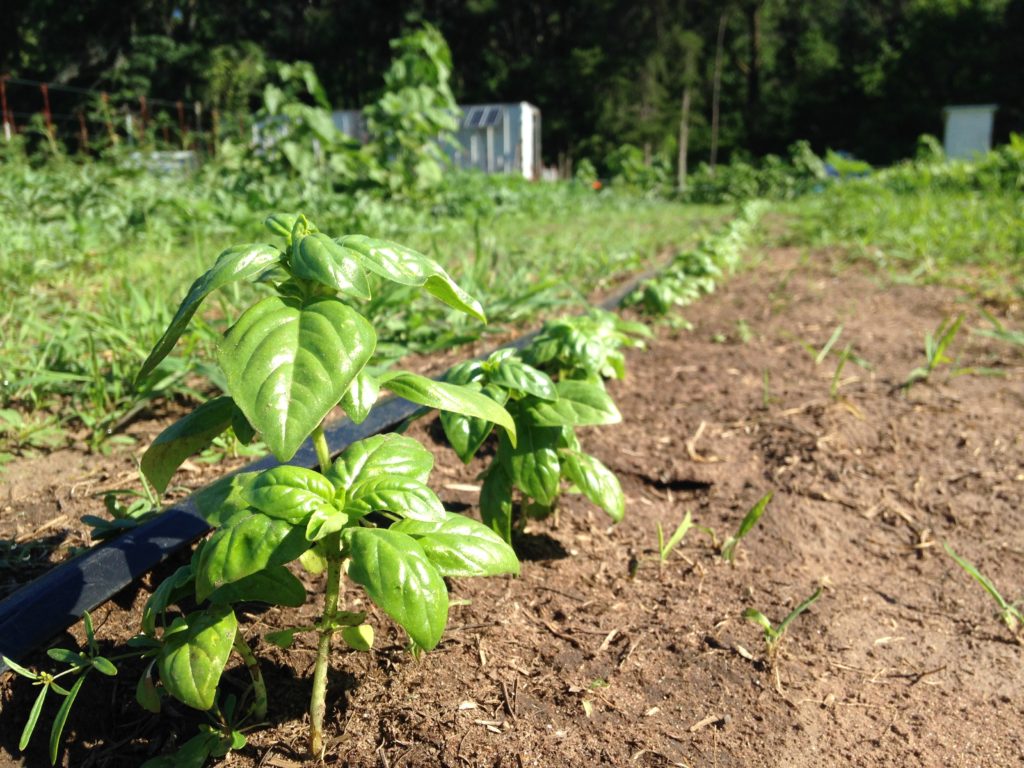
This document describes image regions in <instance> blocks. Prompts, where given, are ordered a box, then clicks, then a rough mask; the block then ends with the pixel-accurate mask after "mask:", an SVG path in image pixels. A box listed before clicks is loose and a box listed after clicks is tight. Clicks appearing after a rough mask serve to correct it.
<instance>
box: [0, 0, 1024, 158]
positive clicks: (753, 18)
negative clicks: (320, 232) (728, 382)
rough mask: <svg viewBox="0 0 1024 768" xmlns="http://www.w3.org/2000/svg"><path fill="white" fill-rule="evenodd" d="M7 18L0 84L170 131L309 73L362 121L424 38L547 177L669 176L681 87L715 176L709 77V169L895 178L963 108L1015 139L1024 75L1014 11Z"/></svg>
mask: <svg viewBox="0 0 1024 768" xmlns="http://www.w3.org/2000/svg"><path fill="white" fill-rule="evenodd" d="M5 10H6V14H5V22H6V23H5V24H4V26H3V29H2V31H0V72H10V73H11V74H13V75H15V76H20V77H23V78H34V79H36V80H47V81H51V82H54V83H62V84H68V85H72V86H77V87H85V88H91V89H98V88H102V89H106V90H108V91H110V92H111V93H112V94H113V97H114V98H113V103H114V107H115V109H117V110H119V109H120V108H121V107H122V106H125V105H127V106H130V107H131V108H132V109H138V96H139V95H141V94H148V95H149V96H151V97H162V98H163V99H167V100H169V102H170V105H169V106H168V107H166V109H167V110H168V111H169V112H170V113H173V101H175V100H177V99H179V98H181V99H184V100H185V101H186V102H188V103H191V101H192V100H195V99H202V100H204V101H205V102H206V104H207V120H208V119H209V110H210V107H218V108H220V109H221V110H223V111H225V112H227V111H229V110H238V111H246V108H254V107H255V106H256V104H255V101H256V98H255V97H256V96H257V94H258V93H259V91H260V89H261V88H262V87H263V84H264V82H265V81H266V80H267V79H268V78H270V77H271V76H272V72H273V66H272V65H271V64H272V62H275V61H280V62H288V63H291V62H294V61H295V60H305V61H310V62H312V64H313V65H314V66H315V68H316V71H317V72H318V73H319V74H320V76H321V77H322V78H323V82H324V89H325V93H326V95H327V97H328V99H329V100H330V102H331V103H332V104H334V105H335V106H337V107H346V108H354V107H363V106H368V105H370V104H372V103H374V102H375V101H376V100H377V98H378V96H379V95H380V94H381V92H382V89H383V85H384V84H383V76H384V73H385V72H386V71H388V68H389V66H390V61H391V56H392V51H391V50H389V47H388V41H389V40H390V39H392V38H395V37H397V36H398V35H399V34H400V33H402V32H403V31H404V29H405V28H406V26H407V25H408V24H409V23H410V21H413V22H415V21H417V20H421V19H422V20H425V21H428V22H431V23H433V24H434V25H436V26H437V27H438V29H440V31H441V32H442V33H443V34H444V36H445V38H447V40H448V42H449V44H450V45H451V48H452V52H453V54H454V56H453V59H454V69H453V71H452V89H453V91H454V93H455V96H456V97H457V98H458V100H459V101H460V102H463V103H479V102H494V101H519V100H528V101H531V102H533V103H535V104H538V105H539V106H540V107H541V109H542V111H543V113H544V144H545V154H546V156H547V160H548V162H549V163H553V162H554V161H555V160H556V159H557V158H558V157H559V156H560V155H562V154H563V153H564V154H567V155H569V156H572V157H576V158H580V157H591V158H592V159H594V160H595V161H596V162H597V163H598V165H599V166H600V167H601V168H602V170H606V169H605V165H604V160H605V158H606V157H607V156H608V155H609V153H611V152H612V151H613V150H616V149H617V148H619V147H620V146H622V145H624V144H630V145H633V146H634V147H637V148H639V149H640V151H641V153H642V156H644V155H646V157H647V158H651V157H654V156H656V155H659V154H661V156H662V157H663V158H664V159H665V160H666V161H667V162H668V163H669V164H670V165H671V164H674V162H675V158H676V156H675V151H676V146H675V144H676V141H677V137H678V127H679V120H680V100H681V95H682V90H683V88H684V86H686V85H688V84H689V85H690V86H691V87H692V108H691V123H692V126H691V131H690V150H691V155H692V156H693V158H695V159H704V158H707V157H708V156H709V152H710V148H711V144H712V141H713V140H712V135H711V134H712V122H713V118H712V108H713V100H714V94H715V91H716V89H715V82H716V71H717V68H716V61H719V62H720V72H721V76H720V88H719V89H718V92H719V93H720V119H719V121H718V124H719V134H720V135H719V139H718V146H719V159H722V158H728V157H730V156H732V155H734V154H737V153H744V152H746V153H751V154H753V155H755V156H759V155H762V154H765V153H767V152H776V153H779V152H782V151H783V150H784V149H785V147H787V146H788V145H789V144H790V142H792V141H793V139H794V138H796V137H804V138H806V139H808V140H810V141H811V143H812V145H813V146H814V147H815V148H816V149H817V150H818V151H824V149H825V148H826V147H829V146H831V147H835V148H842V149H847V150H850V151H852V152H854V153H855V154H856V155H859V156H862V157H867V158H868V159H870V160H872V161H873V162H883V161H891V160H893V159H895V158H898V157H905V156H908V155H910V154H911V153H912V152H913V148H914V142H915V141H916V138H917V136H918V135H920V134H922V133H938V132H939V131H940V128H941V110H942V108H943V107H944V106H946V105H949V104H958V103H989V102H990V103H996V104H999V105H1000V112H999V116H998V125H997V139H1005V137H1006V135H1007V132H1008V131H1009V130H1018V131H1019V130H1021V128H1022V127H1024V122H1022V121H1024V107H1022V105H1024V92H1022V90H1021V89H1022V88H1024V85H1022V80H1021V78H1019V77H1014V76H1013V75H1014V73H1017V72H1020V71H1024V0H934V1H930V2H923V1H915V2H904V3H892V2H886V1H885V0H825V1H824V2H814V3H808V2H798V1H796V0H737V1H735V2H709V1H708V0H690V1H689V2H685V3H684V2H682V1H681V0H657V1H656V2H651V3H644V4H637V3H634V2H626V1H625V0H598V1H597V2H595V1H594V0H586V2H583V1H582V0H573V1H572V2H568V1H566V2H560V3H557V4H554V5H552V4H550V3H540V2H532V3H515V4H513V5H508V4H499V3H495V2H473V3H463V2H455V0H443V1H442V2H431V3H425V2H422V1H414V2H402V3H392V4H389V5H385V6H381V5H380V4H379V3H371V2H368V1H367V0H358V1H357V2H348V3H326V2H310V3H304V4H295V3H286V2H270V1H268V0H246V1H245V2H231V3H224V4H209V3H206V4H199V3H184V4H174V3H170V4H168V3H154V2H151V0H130V1H129V2H120V3H110V2H98V3H90V4H85V5H76V6H73V7H71V6H67V5H64V4H60V5H57V4H54V3H52V2H51V1H50V0H15V2H12V3H8V4H7V7H6V9H5ZM353 36H355V37H356V38H357V39H358V44H353ZM719 41H721V46H719ZM570 84H571V87H569V86H570ZM55 94H56V92H55ZM10 98H11V99H12V105H13V109H15V110H18V111H20V112H38V111H39V110H40V108H41V106H40V103H39V102H40V97H39V92H38V90H36V89H32V88H29V87H18V88H12V89H11V93H10ZM53 98H54V103H53V109H54V112H55V113H57V114H60V115H67V116H71V115H72V114H73V112H74V110H75V108H76V107H77V106H81V104H82V102H83V101H85V102H86V104H88V106H89V109H90V111H91V113H95V112H97V107H96V105H94V104H91V103H90V102H89V100H88V97H85V96H82V95H75V94H71V93H61V94H59V97H58V95H54V97H53ZM153 112H154V119H156V118H157V117H158V116H159V114H161V112H160V111H159V110H157V109H156V107H154V110H153ZM167 120H168V121H169V122H170V123H171V124H172V127H173V125H174V124H176V118H175V117H174V115H173V114H170V115H169V116H168V117H167ZM229 122H230V121H229V120H227V119H225V126H227V125H228V124H229ZM22 123H24V120H22ZM62 126H63V127H64V129H65V130H66V132H67V133H69V134H71V133H73V132H74V130H75V123H74V121H73V120H69V121H68V122H67V123H66V124H62Z"/></svg>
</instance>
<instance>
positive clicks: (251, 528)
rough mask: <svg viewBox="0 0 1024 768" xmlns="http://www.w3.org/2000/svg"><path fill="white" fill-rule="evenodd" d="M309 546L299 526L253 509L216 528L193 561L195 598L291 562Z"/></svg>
mask: <svg viewBox="0 0 1024 768" xmlns="http://www.w3.org/2000/svg"><path fill="white" fill-rule="evenodd" d="M308 547H309V542H308V541H306V537H305V530H304V528H303V527H302V526H292V525H291V524H289V523H288V522H286V521H284V520H280V519H277V518H273V517H268V516H267V515H264V514H262V513H260V512H254V513H253V514H251V515H247V516H245V517H241V518H236V519H235V520H234V521H232V523H231V524H230V525H227V526H225V527H223V528H221V529H219V530H218V531H217V532H216V533H215V534H213V537H212V538H210V540H209V541H207V542H206V545H205V546H204V547H203V549H202V552H200V555H199V560H198V562H197V563H196V565H195V575H196V599H197V600H200V601H201V600H205V599H206V598H207V597H209V595H210V594H211V593H212V592H213V591H214V590H215V589H217V588H218V587H221V586H223V585H225V584H231V583H233V582H236V581H239V580H241V579H244V578H245V577H246V576H249V575H251V574H253V573H256V572H257V571H262V570H263V569H264V568H268V567H270V566H273V565H283V564H284V563H287V562H291V561H292V560H294V559H295V558H297V557H298V556H299V555H301V554H302V553H303V551H304V550H306V549H307V548H308Z"/></svg>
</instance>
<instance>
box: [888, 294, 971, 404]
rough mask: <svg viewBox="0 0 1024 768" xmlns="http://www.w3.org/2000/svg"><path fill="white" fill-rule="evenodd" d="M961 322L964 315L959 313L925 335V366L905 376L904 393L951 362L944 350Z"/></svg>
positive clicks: (954, 336) (951, 341)
mask: <svg viewBox="0 0 1024 768" xmlns="http://www.w3.org/2000/svg"><path fill="white" fill-rule="evenodd" d="M963 322H964V315H963V313H962V312H961V313H960V314H959V315H957V316H956V317H955V318H952V319H951V318H948V317H947V318H945V319H944V320H943V321H942V322H941V323H939V327H938V328H936V329H935V333H926V334H925V336H924V356H925V364H924V366H922V367H918V368H915V369H914V370H912V371H911V372H910V373H909V374H907V379H906V381H904V382H903V390H904V391H909V390H910V388H911V387H912V386H914V385H915V384H917V383H918V382H919V381H927V380H928V379H929V378H930V377H931V375H932V374H933V373H934V372H935V369H936V368H938V367H939V366H940V365H943V364H946V363H952V362H953V360H952V359H951V358H950V357H949V356H948V355H946V350H947V349H948V348H949V345H950V344H952V343H953V339H955V338H956V335H957V333H958V332H959V331H960V326H961V325H963Z"/></svg>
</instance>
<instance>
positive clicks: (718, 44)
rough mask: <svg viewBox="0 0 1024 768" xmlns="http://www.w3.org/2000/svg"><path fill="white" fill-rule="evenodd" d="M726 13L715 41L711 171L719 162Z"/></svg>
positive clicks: (720, 19) (721, 19) (721, 17)
mask: <svg viewBox="0 0 1024 768" xmlns="http://www.w3.org/2000/svg"><path fill="white" fill-rule="evenodd" d="M725 20H726V14H725V13H722V15H721V16H719V18H718V39H717V40H716V41H715V74H714V79H713V83H712V86H711V158H710V162H709V165H710V166H711V172H712V173H714V172H715V163H717V162H718V102H719V98H720V97H721V95H722V48H723V47H724V45H725Z"/></svg>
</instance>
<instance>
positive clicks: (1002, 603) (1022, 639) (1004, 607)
mask: <svg viewBox="0 0 1024 768" xmlns="http://www.w3.org/2000/svg"><path fill="white" fill-rule="evenodd" d="M942 546H943V548H944V549H945V550H946V552H947V554H949V556H950V557H952V558H953V559H954V560H955V561H956V564H957V565H959V566H960V568H962V569H963V571H964V573H966V574H967V575H968V576H970V577H971V578H972V579H974V580H975V581H976V582H978V583H979V584H981V586H982V587H984V589H985V591H986V592H988V593H989V595H991V596H992V599H993V600H995V601H996V604H997V605H998V606H999V613H998V615H999V620H1000V621H1002V622H1003V624H1005V625H1006V628H1007V629H1008V630H1010V632H1011V633H1012V634H1013V636H1014V638H1015V639H1016V640H1017V642H1018V643H1024V614H1022V613H1021V610H1020V608H1018V607H1017V603H1008V602H1006V599H1005V598H1004V597H1003V596H1002V595H1001V594H999V590H998V589H996V586H995V584H993V583H992V581H991V580H990V579H989V578H988V577H987V576H986V575H985V574H983V573H982V572H981V571H979V570H978V568H977V567H976V566H975V565H974V563H972V562H970V561H969V560H965V559H964V558H962V557H960V555H958V554H957V553H956V552H955V551H953V548H952V547H951V546H949V543H948V542H945V541H944V542H942Z"/></svg>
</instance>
